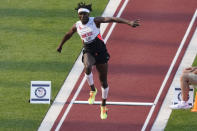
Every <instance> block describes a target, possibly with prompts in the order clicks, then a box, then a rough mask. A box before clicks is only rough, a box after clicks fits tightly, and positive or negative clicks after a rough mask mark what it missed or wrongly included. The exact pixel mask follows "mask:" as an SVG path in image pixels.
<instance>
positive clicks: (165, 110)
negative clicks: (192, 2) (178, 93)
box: [151, 9, 197, 131]
mask: <svg viewBox="0 0 197 131" xmlns="http://www.w3.org/2000/svg"><path fill="white" fill-rule="evenodd" d="M196 18H197V9H196V12H195V20H196ZM196 43H197V28H196V30H195V32H194V34H193V36H192V39H191V41H190V43H189V45H188V48H187V50H186V52H185V55H184V56H183V59H182V61H181V64H180V66H179V68H178V70H177V72H176V75H175V77H174V79H173V81H172V84H171V86H170V88H169V90H168V93H167V95H166V97H165V100H164V102H163V104H162V106H161V109H160V111H159V114H158V117H157V118H156V120H155V122H154V124H153V127H152V129H151V130H153V131H156V130H164V128H165V127H166V124H167V122H168V119H169V117H170V114H171V112H172V109H170V108H169V106H170V105H171V104H172V102H171V100H172V99H173V92H174V87H176V86H177V85H178V86H179V85H180V81H179V79H180V76H181V74H182V71H183V69H184V68H185V67H189V66H191V65H192V63H193V61H194V59H195V57H196V53H197V50H196V49H197V44H196Z"/></svg>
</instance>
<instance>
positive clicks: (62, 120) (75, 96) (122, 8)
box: [55, 0, 129, 131]
mask: <svg viewBox="0 0 197 131" xmlns="http://www.w3.org/2000/svg"><path fill="white" fill-rule="evenodd" d="M128 1H129V0H125V2H124V4H123V6H122V7H121V9H120V11H119V13H118V15H117V17H118V16H120V15H121V14H122V12H123V10H124V9H125V7H126V5H125V3H126V4H127V3H128ZM114 27H115V25H114V26H111V27H110V30H109V32H108V33H107V36H108V34H111V33H112V31H113V30H112V29H111V28H113V29H114ZM108 39H109V36H108V37H106V38H105V43H106V42H107V40H108ZM83 81H84V82H83ZM84 83H85V77H83V80H82V82H81V84H80V86H81V88H82V87H83V85H84ZM81 88H79V87H78V89H77V91H76V93H75V95H74V97H73V99H72V101H73V102H74V101H75V99H76V98H77V96H78V94H79V92H80V90H81ZM73 102H71V103H70V104H69V106H68V107H67V109H66V111H65V113H64V115H63V117H62V118H61V120H60V122H59V123H58V125H57V127H56V129H55V131H59V129H60V127H61V125H62V123H63V122H64V120H65V119H66V116H67V115H68V113H69V111H70V108H71V107H72V105H73Z"/></svg>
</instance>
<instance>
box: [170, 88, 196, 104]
mask: <svg viewBox="0 0 197 131" xmlns="http://www.w3.org/2000/svg"><path fill="white" fill-rule="evenodd" d="M191 87H192V86H191ZM191 87H190V90H189V96H188V97H189V99H188V102H189V104H190V105H192V106H193V103H194V88H191ZM173 98H174V99H173V104H177V103H178V102H179V101H181V100H182V95H181V88H180V87H175V88H174V94H173Z"/></svg>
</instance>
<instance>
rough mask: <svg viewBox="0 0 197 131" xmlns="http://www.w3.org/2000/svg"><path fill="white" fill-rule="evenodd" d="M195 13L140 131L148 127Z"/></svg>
mask: <svg viewBox="0 0 197 131" xmlns="http://www.w3.org/2000/svg"><path fill="white" fill-rule="evenodd" d="M196 13H197V12H195V14H194V15H193V18H192V20H191V22H190V24H189V27H188V28H187V31H186V33H185V35H184V37H183V39H182V41H181V44H180V46H179V48H178V51H177V53H176V55H175V57H174V59H173V61H172V63H171V65H170V68H169V70H168V72H167V74H166V76H165V79H164V81H163V83H162V85H161V87H160V90H159V92H158V94H157V96H156V99H155V101H154V105H153V106H152V107H151V110H150V112H149V114H148V116H147V118H146V120H145V123H144V125H143V127H142V129H141V130H142V131H145V129H146V127H147V125H148V123H149V121H150V119H151V116H152V114H153V112H154V109H155V106H156V104H157V103H158V100H159V98H160V95H161V93H162V91H163V89H164V87H165V85H166V83H167V80H168V78H169V77H170V74H171V72H172V69H173V67H174V65H175V63H176V61H177V59H178V56H179V54H180V52H181V50H182V48H183V46H184V44H185V41H186V39H187V37H188V35H189V32H190V30H191V28H192V26H193V24H194V21H195V16H196Z"/></svg>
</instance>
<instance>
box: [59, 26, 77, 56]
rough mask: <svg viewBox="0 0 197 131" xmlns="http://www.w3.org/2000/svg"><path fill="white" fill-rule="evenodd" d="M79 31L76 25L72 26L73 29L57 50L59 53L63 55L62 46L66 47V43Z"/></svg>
mask: <svg viewBox="0 0 197 131" xmlns="http://www.w3.org/2000/svg"><path fill="white" fill-rule="evenodd" d="M76 31H77V28H76V25H75V24H74V25H73V26H72V28H71V29H70V30H69V31H68V32H67V33H66V34H65V35H64V37H63V39H62V41H61V43H60V45H59V47H58V48H57V51H58V52H60V53H61V50H62V46H63V45H64V43H65V42H66V41H67V40H69V39H70V38H71V37H72V35H73V34H74V33H75V32H76Z"/></svg>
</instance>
